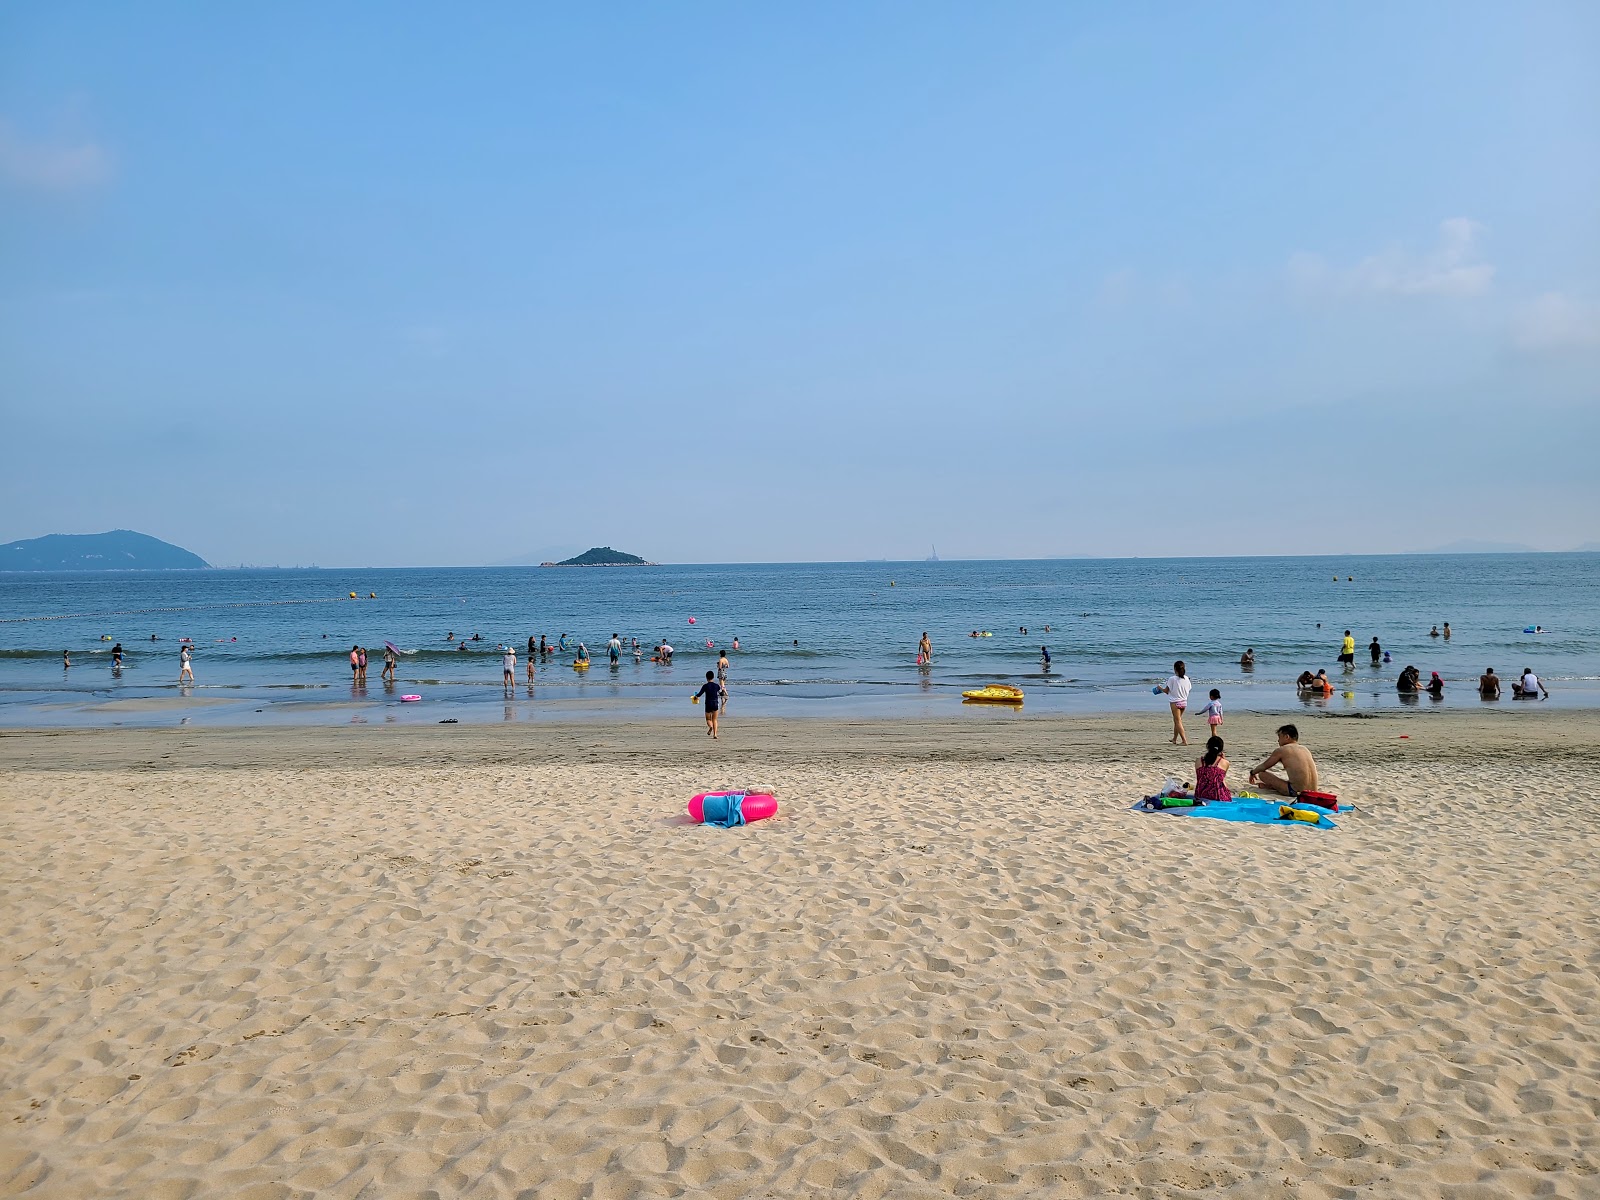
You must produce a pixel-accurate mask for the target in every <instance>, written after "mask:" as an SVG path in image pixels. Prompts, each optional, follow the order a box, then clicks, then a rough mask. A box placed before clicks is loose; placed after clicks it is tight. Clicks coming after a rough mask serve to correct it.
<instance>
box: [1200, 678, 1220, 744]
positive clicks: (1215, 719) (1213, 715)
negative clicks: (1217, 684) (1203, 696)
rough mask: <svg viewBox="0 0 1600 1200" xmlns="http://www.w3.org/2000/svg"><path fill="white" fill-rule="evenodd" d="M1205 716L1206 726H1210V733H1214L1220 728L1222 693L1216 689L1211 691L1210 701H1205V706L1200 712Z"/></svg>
mask: <svg viewBox="0 0 1600 1200" xmlns="http://www.w3.org/2000/svg"><path fill="white" fill-rule="evenodd" d="M1201 711H1202V712H1204V713H1205V714H1206V724H1207V725H1209V726H1211V732H1212V733H1216V732H1217V730H1219V729H1221V728H1222V693H1221V692H1219V691H1217V689H1216V688H1212V689H1211V699H1210V700H1208V701H1206V706H1205V708H1203V709H1202V710H1201Z"/></svg>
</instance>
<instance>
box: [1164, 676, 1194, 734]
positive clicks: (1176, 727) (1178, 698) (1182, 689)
mask: <svg viewBox="0 0 1600 1200" xmlns="http://www.w3.org/2000/svg"><path fill="white" fill-rule="evenodd" d="M1161 690H1162V691H1163V692H1165V693H1166V694H1167V704H1168V706H1169V707H1170V708H1171V709H1172V744H1173V745H1174V746H1176V745H1179V744H1182V745H1185V746H1187V745H1188V744H1189V738H1188V735H1187V734H1185V733H1184V732H1183V710H1184V709H1186V708H1188V707H1189V676H1188V674H1187V672H1186V671H1185V669H1184V665H1183V659H1181V658H1180V659H1179V660H1178V661H1177V662H1175V663H1173V664H1172V677H1171V678H1170V679H1168V680H1167V682H1166V684H1165V685H1164V686H1163V687H1162V688H1161Z"/></svg>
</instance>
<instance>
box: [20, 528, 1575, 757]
mask: <svg viewBox="0 0 1600 1200" xmlns="http://www.w3.org/2000/svg"><path fill="white" fill-rule="evenodd" d="M352 591H353V592H355V593H356V594H357V596H358V597H360V598H359V599H354V600H352V599H350V598H349V596H348V593H350V592H352ZM368 593H376V598H375V599H368V598H367V596H368ZM691 617H692V618H694V621H693V623H692V624H691V623H690V618H691ZM1447 621H1448V622H1449V623H1450V625H1451V626H1452V632H1453V636H1452V638H1451V639H1450V640H1449V641H1448V642H1447V641H1445V640H1444V639H1442V638H1431V637H1429V636H1428V632H1429V629H1430V627H1431V626H1434V625H1438V626H1440V627H1441V628H1442V626H1443V624H1444V623H1445V622H1447ZM1046 625H1049V626H1050V629H1049V632H1046V631H1045V626H1046ZM1529 625H1540V626H1543V627H1544V628H1545V629H1546V630H1548V632H1547V633H1544V634H1529V633H1524V632H1523V630H1524V628H1525V627H1526V626H1529ZM1347 627H1348V628H1349V629H1351V630H1352V631H1353V632H1354V634H1355V638H1356V642H1357V647H1358V656H1357V665H1356V668H1355V670H1354V671H1351V672H1345V671H1343V670H1342V669H1341V668H1340V667H1339V666H1338V664H1337V662H1336V661H1335V659H1336V656H1337V654H1338V651H1339V642H1340V638H1341V635H1342V633H1343V631H1344V630H1345V629H1346V628H1347ZM1022 628H1026V629H1027V630H1028V631H1029V632H1028V633H1026V634H1023V633H1022V632H1021V629H1022ZM924 630H926V631H927V632H928V634H929V636H930V638H931V639H932V641H933V646H934V659H933V663H932V665H931V666H930V667H928V668H926V669H922V668H919V667H918V666H917V664H916V655H917V640H918V638H919V637H920V636H921V634H922V632H923V631H924ZM985 630H986V631H989V632H990V633H992V635H993V636H991V637H981V638H973V637H971V636H969V635H970V634H971V633H972V632H973V631H985ZM452 632H453V633H454V634H455V635H456V637H457V638H458V639H460V638H461V637H462V636H467V637H469V638H470V637H471V635H473V634H481V637H482V640H480V641H469V642H468V643H467V645H468V646H469V647H470V648H469V649H468V650H466V651H461V650H458V649H457V648H456V647H457V645H458V644H459V643H458V642H454V643H453V642H450V641H447V640H446V635H447V634H448V633H452ZM613 632H615V633H618V634H621V635H622V636H623V637H624V638H632V637H637V638H638V639H639V641H640V642H641V644H643V645H644V646H646V647H649V646H653V645H654V644H655V643H656V642H658V641H660V640H661V639H663V638H665V639H667V640H669V641H670V642H671V643H672V645H673V646H674V648H675V650H676V654H675V660H674V662H673V664H672V665H671V666H659V665H656V664H652V663H651V662H650V661H649V654H648V651H647V652H646V657H645V661H644V662H642V663H635V662H634V661H633V659H632V656H631V655H628V656H625V657H624V659H623V662H622V665H621V666H620V667H619V668H618V669H615V670H613V669H611V668H610V667H609V666H608V665H607V662H606V656H605V644H606V641H607V640H608V639H609V637H610V636H611V634H612V633H613ZM562 633H566V635H567V637H568V641H569V644H571V645H573V646H575V645H576V643H577V642H578V641H579V640H582V641H583V642H585V643H587V645H588V647H589V650H590V654H591V656H592V657H593V659H594V666H593V667H592V669H591V670H589V671H588V672H587V673H584V674H579V673H577V672H575V671H574V670H573V669H572V667H571V662H572V658H573V655H572V654H571V653H567V654H561V655H557V656H553V657H551V658H550V659H547V660H543V661H541V662H540V663H539V664H538V666H537V670H536V682H535V685H534V686H533V688H532V689H531V690H530V689H529V688H528V686H527V684H526V682H525V674H524V666H525V647H526V643H527V639H528V637H529V635H530V634H531V635H533V636H534V637H538V636H539V635H540V634H543V635H545V636H546V637H548V638H549V639H550V641H551V642H552V643H554V642H555V641H556V640H557V639H558V637H559V635H560V634H562ZM152 634H154V635H155V637H156V639H157V640H155V641H152V640H151V635H152ZM1374 635H1376V636H1377V637H1378V638H1379V640H1380V641H1381V642H1382V644H1383V646H1384V647H1385V648H1386V649H1388V650H1389V651H1390V652H1391V654H1392V656H1393V659H1394V661H1393V662H1392V663H1390V664H1388V665H1385V666H1382V667H1379V668H1373V667H1371V666H1369V664H1368V655H1367V652H1366V646H1367V643H1368V641H1369V640H1370V639H1371V638H1372V637H1373V636H1374ZM736 636H737V637H738V638H739V640H740V645H741V647H742V649H741V650H740V651H739V652H738V653H736V654H734V655H732V670H731V674H730V699H731V703H730V709H729V716H730V717H731V718H733V719H735V720H736V719H737V718H738V717H739V716H740V715H754V714H762V715H774V714H777V715H794V716H807V715H820V716H897V715H910V714H915V715H930V714H939V713H953V712H961V711H965V712H968V713H971V712H972V711H973V710H972V707H971V706H967V707H966V708H965V709H963V707H962V706H961V704H960V693H961V691H962V690H963V689H966V688H972V687H975V686H980V685H982V684H984V683H989V682H1005V683H1013V684H1017V685H1019V686H1021V687H1022V688H1023V689H1024V690H1025V692H1026V694H1027V701H1026V705H1025V712H1027V713H1038V712H1068V713H1071V712H1096V711H1112V710H1118V711H1121V710H1140V709H1148V710H1149V711H1150V712H1151V713H1152V714H1153V715H1158V716H1159V715H1161V714H1163V713H1164V712H1165V698H1164V697H1158V696H1153V695H1152V694H1151V691H1150V689H1151V686H1152V685H1153V684H1155V683H1157V682H1159V681H1161V680H1163V679H1165V678H1166V676H1167V675H1168V674H1169V673H1170V671H1171V667H1172V663H1173V660H1174V659H1177V658H1182V659H1184V660H1185V661H1186V662H1187V664H1188V667H1189V674H1190V675H1191V676H1192V677H1193V678H1194V680H1195V691H1196V694H1197V696H1203V695H1204V692H1205V690H1206V689H1208V688H1211V687H1216V688H1219V689H1220V690H1221V692H1222V695H1223V703H1224V707H1225V709H1226V710H1227V711H1255V712H1295V711H1301V710H1303V709H1305V708H1308V707H1310V708H1327V709H1332V710H1375V709H1388V708H1395V707H1397V706H1400V705H1402V704H1415V705H1416V706H1418V707H1421V708H1432V707H1440V706H1443V707H1446V708H1450V707H1460V706H1470V707H1479V706H1480V705H1481V703H1482V702H1481V701H1479V700H1478V698H1477V694H1476V690H1475V681H1476V679H1477V676H1478V675H1479V673H1480V672H1481V671H1482V670H1483V669H1484V668H1485V667H1488V666H1493V667H1494V668H1495V669H1496V670H1497V671H1498V672H1499V673H1500V674H1501V675H1503V676H1506V677H1510V676H1512V675H1513V674H1515V673H1517V672H1519V671H1520V670H1521V669H1522V668H1523V667H1525V666H1531V667H1533V669H1534V670H1535V671H1537V672H1538V673H1539V674H1540V676H1541V677H1542V678H1544V679H1545V680H1546V681H1547V683H1548V684H1549V686H1550V688H1551V691H1552V698H1551V700H1550V701H1549V702H1548V703H1549V704H1552V705H1559V706H1570V705H1581V706H1592V705H1600V555H1596V554H1563V555H1460V556H1383V557H1359V556H1351V557H1314V558H1313V557H1307V558H1233V559H1227V558H1221V559H1219V558H1207V559H1119V560H1031V561H1022V562H929V563H909V562H893V563H889V562H884V563H820V564H813V563H801V564H763V565H742V566H665V567H639V568H590V569H548V568H536V567H535V568H526V567H517V568H470V569H469V568H448V569H443V568H441V569H430V568H412V569H370V570H369V569H349V570H261V571H197V572H159V573H125V574H40V575H25V574H9V575H7V574H0V726H5V727H10V728H19V727H40V726H60V725H98V724H145V725H170V724H174V723H177V722H180V721H182V722H189V723H193V724H217V723H233V724H236V723H262V724H274V723H279V722H322V723H329V722H357V723H361V722H372V721H389V722H396V723H432V722H436V721H440V720H444V719H447V718H451V717H453V718H455V719H457V720H461V721H504V720H528V721H539V720H556V719H560V720H566V719H571V718H574V717H594V718H600V719H604V718H608V717H615V716H620V715H625V716H629V717H650V716H659V717H680V718H682V719H684V720H692V719H696V713H697V710H694V709H691V708H690V706H689V705H688V704H687V703H686V700H687V698H688V697H689V695H690V694H691V693H692V692H693V690H694V689H695V688H696V687H698V685H699V683H700V681H701V680H702V679H703V678H704V674H705V671H706V670H707V669H708V668H710V667H711V666H713V665H714V663H715V659H716V650H715V649H713V648H711V647H708V646H707V644H706V643H707V642H708V641H710V642H712V643H714V645H715V647H717V648H721V647H726V646H728V645H729V644H730V643H731V641H732V639H733V638H734V637H736ZM106 638H109V639H111V640H104V639H106ZM181 638H190V639H192V641H193V645H194V671H195V676H196V684H195V686H193V687H183V688H180V687H179V686H178V684H177V677H178V647H179V639H181ZM385 640H388V641H392V642H394V644H395V645H397V646H399V647H400V648H401V650H402V655H401V662H400V668H399V672H398V677H399V678H398V684H397V686H395V687H393V688H388V687H386V686H385V685H384V684H383V682H382V680H381V679H380V672H381V670H382V654H383V644H384V642H385ZM114 641H120V642H121V643H122V645H123V647H124V650H125V654H126V659H125V662H126V666H125V669H124V670H123V671H121V672H120V673H119V674H114V673H113V671H112V669H111V653H110V651H111V646H112V644H113V642H114ZM502 642H508V643H510V644H512V645H514V646H515V647H516V648H517V651H518V665H517V680H518V682H517V687H516V689H515V691H514V692H513V693H512V694H511V695H509V696H508V695H507V694H506V693H505V692H504V691H503V689H502V687H501V681H500V656H499V653H498V651H497V648H498V646H499V645H500V643H502ZM354 643H360V644H361V645H364V646H366V647H368V648H369V651H371V666H370V668H369V672H368V684H367V686H366V687H365V688H355V687H353V686H352V683H351V679H350V669H349V665H348V655H349V652H350V647H351V645H352V644H354ZM1041 645H1047V646H1049V648H1050V653H1051V655H1052V657H1053V659H1054V662H1053V665H1052V669H1051V671H1050V672H1048V673H1045V672H1043V671H1041V668H1040V655H1039V647H1040V646H1041ZM1247 646H1249V647H1253V648H1254V649H1255V651H1256V668H1255V670H1254V671H1253V672H1250V673H1246V672H1244V671H1242V670H1241V669H1240V667H1239V663H1238V660H1239V655H1240V652H1241V651H1242V650H1244V648H1245V647H1247ZM63 649H67V650H70V651H71V655H72V662H73V666H72V668H71V669H70V670H65V669H63V667H62V665H61V651H62V650H63ZM1407 663H1414V664H1415V665H1416V666H1418V667H1419V668H1421V670H1422V673H1423V677H1424V678H1426V677H1427V675H1428V673H1429V672H1430V671H1435V670H1437V671H1438V672H1439V673H1440V674H1441V676H1443V677H1444V679H1445V680H1446V681H1447V686H1446V691H1445V696H1444V699H1443V701H1440V702H1435V701H1432V700H1430V699H1428V698H1426V697H1424V698H1423V699H1422V700H1420V701H1415V700H1403V699H1401V698H1400V697H1399V696H1398V695H1397V694H1396V692H1395V689H1394V680H1395V676H1396V675H1397V674H1398V672H1399V670H1400V668H1401V667H1402V666H1404V665H1406V664H1407ZM1319 667H1321V668H1326V669H1327V670H1328V673H1329V675H1330V676H1331V677H1332V678H1333V679H1334V681H1335V686H1336V687H1337V688H1338V689H1339V690H1338V691H1336V692H1335V694H1334V696H1333V697H1331V698H1330V699H1328V700H1326V701H1323V700H1316V701H1309V700H1302V699H1300V698H1299V697H1297V696H1296V694H1295V690H1294V687H1293V683H1292V681H1293V679H1294V678H1295V676H1297V675H1298V674H1299V673H1300V671H1302V670H1305V669H1310V670H1313V671H1315V670H1316V669H1317V668H1319ZM407 693H409V694H420V695H421V696H422V697H423V700H422V702H421V703H418V704H402V703H401V702H400V700H399V697H400V695H401V694H407ZM1513 703H1514V702H1513V701H1512V700H1510V698H1509V686H1508V687H1507V698H1506V699H1505V700H1503V701H1501V704H1502V706H1510V705H1512V704H1513ZM983 713H987V715H982V714H983ZM974 719H1001V718H1000V716H998V715H997V714H995V713H994V712H993V711H992V710H980V713H979V714H975V715H974Z"/></svg>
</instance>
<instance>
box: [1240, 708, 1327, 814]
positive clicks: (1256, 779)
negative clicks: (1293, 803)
mask: <svg viewBox="0 0 1600 1200" xmlns="http://www.w3.org/2000/svg"><path fill="white" fill-rule="evenodd" d="M1276 766H1282V767H1283V771H1284V775H1287V776H1288V778H1287V779H1286V778H1284V775H1278V774H1276V773H1274V772H1273V770H1272V768H1273V767H1276ZM1250 782H1251V783H1254V784H1258V785H1259V786H1261V787H1263V788H1265V789H1267V790H1268V791H1269V792H1276V793H1278V795H1280V796H1294V795H1297V794H1299V793H1300V792H1314V791H1316V790H1317V763H1316V760H1315V759H1313V758H1312V757H1311V751H1309V750H1307V749H1306V748H1305V747H1304V746H1302V745H1301V744H1300V731H1299V730H1298V729H1296V728H1295V727H1294V726H1293V725H1281V726H1279V727H1278V748H1277V749H1276V750H1274V751H1273V752H1272V753H1271V754H1270V755H1268V756H1267V759H1266V761H1265V762H1262V763H1261V764H1260V765H1259V766H1255V767H1252V768H1251V769H1250Z"/></svg>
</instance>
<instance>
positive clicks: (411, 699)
mask: <svg viewBox="0 0 1600 1200" xmlns="http://www.w3.org/2000/svg"><path fill="white" fill-rule="evenodd" d="M421 699H422V697H421V696H401V697H400V703H401V704H415V703H416V702H417V701H418V700H421Z"/></svg>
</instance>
